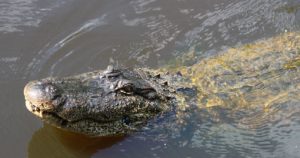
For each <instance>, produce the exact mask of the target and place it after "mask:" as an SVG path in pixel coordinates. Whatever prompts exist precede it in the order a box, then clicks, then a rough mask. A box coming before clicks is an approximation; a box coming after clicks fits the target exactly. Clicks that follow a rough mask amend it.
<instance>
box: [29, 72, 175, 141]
mask: <svg viewBox="0 0 300 158" xmlns="http://www.w3.org/2000/svg"><path fill="white" fill-rule="evenodd" d="M166 86H167V85H165V84H162V83H160V81H159V79H157V77H154V76H153V74H151V72H149V71H145V70H142V69H132V70H129V69H115V68H113V67H111V66H109V67H108V68H107V69H106V70H105V71H94V72H89V73H84V74H81V75H77V76H72V77H65V78H45V79H42V80H38V81H31V82H29V83H28V84H27V85H26V86H25V88H24V95H25V100H26V107H27V109H28V110H29V111H30V112H32V113H33V114H35V115H36V116H38V117H40V118H41V119H42V120H44V121H45V122H47V123H49V124H52V125H54V126H56V127H59V128H62V129H66V130H69V131H74V132H78V133H83V134H87V135H91V136H106V135H115V134H127V133H130V132H132V131H135V130H136V129H138V128H139V127H141V126H142V125H144V124H145V123H146V122H147V120H149V119H150V118H152V117H154V116H155V115H157V114H159V113H161V112H163V111H166V110H167V109H168V108H169V105H168V104H169V103H170V102H171V100H172V99H171V98H172V97H171V95H170V94H171V92H169V91H168V90H167V88H164V87H166Z"/></svg>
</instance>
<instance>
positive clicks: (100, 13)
mask: <svg viewBox="0 0 300 158" xmlns="http://www.w3.org/2000/svg"><path fill="white" fill-rule="evenodd" d="M299 5H300V1H299V0H202V1H199V0H163V1H158V0H114V1H109V0H107V1H98V0H90V1H89V2H86V1H80V0H54V1H42V0H2V1H0V43H1V44H0V50H1V53H0V67H1V68H0V83H2V86H1V87H2V88H3V90H2V91H1V95H0V98H1V99H2V100H1V103H0V113H1V115H0V124H1V126H0V128H1V127H2V128H1V130H0V138H1V140H2V144H1V145H0V157H22V156H23V157H24V155H28V157H41V155H42V156H49V157H180V158H181V157H230V158H234V157H278V158H280V157H290V158H299V157H300V156H299V155H300V144H299V142H300V140H299V138H300V135H299V133H300V119H299V112H300V108H299V93H298V92H299V85H298V83H299V49H298V50H297V49H294V50H293V53H291V52H290V54H289V53H287V54H288V55H287V58H284V57H283V56H280V53H281V50H280V51H276V50H275V48H277V47H275V46H276V44H273V46H274V45H275V46H274V49H269V50H268V51H266V52H275V53H273V54H272V53H271V54H272V55H270V56H268V55H265V56H263V55H262V54H260V53H258V54H256V55H257V56H256V58H257V60H255V62H248V63H247V61H246V60H245V61H243V62H240V63H236V66H235V67H234V66H233V68H232V69H234V68H235V69H234V70H238V71H234V73H233V74H234V75H232V74H231V71H227V70H226V72H225V73H224V74H223V75H221V76H210V75H209V74H213V73H209V72H203V71H202V70H203V69H201V68H202V67H205V65H206V64H205V63H204V64H203V63H202V65H201V61H205V60H206V59H208V58H212V59H213V58H214V57H217V56H218V55H220V54H224V53H225V54H226V53H227V56H226V55H225V56H223V58H222V60H223V61H224V63H226V62H227V64H228V63H229V62H230V61H233V60H234V61H239V59H240V58H244V59H247V57H248V56H247V55H245V54H247V53H245V54H244V55H243V53H241V52H240V51H235V52H230V51H226V50H234V49H229V48H232V47H241V45H244V48H249V50H253V48H251V47H249V46H250V45H247V43H253V42H254V41H256V40H266V39H268V38H270V37H275V36H278V35H281V34H282V33H283V32H297V31H299V21H300V19H299V17H300V15H299V14H300V12H299ZM293 40H294V39H290V42H291V43H292V41H293ZM245 44H246V45H245ZM247 46H248V47H247ZM267 46H269V47H270V45H269V44H267V45H264V44H262V47H264V48H266V47H267ZM273 46H272V47H273ZM282 46H283V47H284V46H286V47H285V48H287V49H288V48H290V45H289V42H287V43H286V45H282ZM242 47H243V46H242ZM297 47H298V46H297ZM287 49H285V50H287ZM259 50H262V49H261V48H260V49H259ZM256 51H257V50H256ZM258 52H261V51H258ZM276 53H277V55H279V56H280V57H282V58H276ZM239 55H240V56H239ZM260 55H261V56H260ZM274 55H275V56H274ZM252 57H254V56H252ZM268 57H269V58H268ZM292 58H293V60H290V59H292ZM265 59H267V60H265ZM286 59H289V61H291V62H289V63H283V61H286ZM211 61H212V60H211ZM220 61H221V60H219V61H218V62H216V63H220ZM251 61H254V60H251ZM109 63H113V64H117V65H121V66H125V67H127V66H133V67H151V68H157V67H159V66H161V65H165V64H166V63H173V65H175V66H176V67H177V68H178V67H179V66H182V65H188V66H189V67H193V68H194V69H197V67H199V69H197V70H198V71H196V72H197V73H198V74H199V75H201V74H202V75H203V76H202V77H203V78H205V77H212V78H213V77H215V78H213V79H214V80H215V81H216V82H215V83H216V84H220V85H221V84H222V83H225V82H226V83H228V84H229V85H230V81H232V82H231V83H236V82H238V83H241V84H242V85H243V84H244V85H245V84H246V81H247V80H243V81H242V80H237V81H234V80H232V77H236V75H238V74H241V73H242V72H243V73H244V74H248V76H247V75H246V77H248V81H249V82H248V83H249V84H248V83H247V86H244V87H238V86H237V87H235V88H237V89H238V90H239V92H243V93H245V95H240V96H234V95H231V96H230V95H229V97H231V98H234V99H236V100H231V101H232V102H234V101H236V102H235V103H239V101H241V100H242V97H244V98H243V99H244V100H245V101H249V102H251V101H252V102H251V103H253V102H255V101H259V102H260V101H261V100H268V101H269V102H268V103H267V102H264V103H266V104H264V106H256V107H255V108H245V106H244V107H241V105H242V104H243V103H244V102H240V103H242V104H237V105H235V108H232V107H230V106H227V107H224V106H215V105H217V103H220V102H217V100H216V98H217V97H219V98H221V99H224V98H225V99H226V97H228V96H225V95H223V93H222V90H224V89H222V88H221V89H217V90H216V91H211V92H209V93H207V94H212V96H213V95H214V98H213V97H212V98H211V99H210V98H206V99H202V100H201V99H198V100H197V101H195V100H193V101H191V103H190V104H191V105H189V106H190V107H194V106H195V105H193V104H195V103H196V104H197V105H196V107H197V108H191V109H189V110H187V111H182V112H181V113H180V115H177V116H175V114H170V115H171V116H170V117H169V118H168V119H166V120H165V119H162V120H156V121H153V122H150V123H149V127H148V128H145V129H143V130H142V131H141V132H139V133H135V134H132V135H130V136H127V137H111V138H93V139H91V138H86V137H83V136H80V135H77V134H71V133H68V132H64V131H60V130H58V129H55V128H52V127H49V126H47V125H46V126H44V127H41V122H40V121H39V120H37V119H35V118H34V117H33V116H32V115H30V114H29V113H28V112H27V111H26V109H25V107H24V103H23V101H24V99H23V96H22V93H23V92H22V88H23V87H22V85H23V84H25V82H27V81H29V80H33V79H39V78H42V77H47V76H67V75H70V74H77V73H80V72H85V71H90V70H95V69H99V68H105V67H106V66H107V65H108V64H109ZM174 63H175V64H174ZM262 63H265V65H263V64H262ZM231 64H232V63H231ZM239 64H242V65H243V64H245V65H246V66H245V65H244V67H243V66H241V65H239ZM283 64H284V66H285V69H284V70H279V71H274V72H271V73H266V74H264V76H263V75H262V76H261V78H260V79H262V80H260V81H264V84H258V85H251V84H250V83H256V82H257V81H256V80H255V78H253V76H255V73H254V72H252V71H251V69H254V70H259V71H258V72H264V70H269V68H270V65H271V67H275V68H276V69H277V68H278V67H276V66H278V65H279V66H282V65H283ZM192 65H193V66H192ZM249 65H250V66H249ZM268 65H269V67H268ZM259 66H261V67H259ZM245 67H246V68H245ZM225 69H228V70H231V69H230V68H228V67H224V66H223V67H222V66H221V67H220V69H215V70H214V71H213V72H214V73H217V72H218V71H219V72H220V71H225ZM240 70H243V71H240ZM191 74H192V73H191ZM188 75H190V74H188ZM256 75H257V74H256ZM240 76H241V77H244V79H245V75H243V74H241V75H240ZM202 77H199V76H198V78H199V82H198V81H197V83H199V84H198V85H197V86H199V87H201V86H202V87H205V86H208V85H209V84H207V85H205V84H204V83H201V82H200V81H203V78H202ZM258 78H259V77H258ZM278 78H279V79H282V80H278ZM201 79H202V80H201ZM8 81H9V82H8ZM276 81H278V82H276ZM279 81H280V82H279ZM215 83H213V84H215ZM268 83H272V84H268ZM200 84H202V85H200ZM213 84H211V85H213ZM224 87H225V88H226V86H224ZM224 87H223V88H224ZM264 87H269V91H264V90H258V91H256V92H257V93H256V92H255V91H252V90H253V89H255V88H257V89H259V88H264ZM209 88H211V89H212V88H214V87H208V88H206V89H209ZM284 89H285V90H286V93H282V90H284ZM225 90H227V91H226V92H228V89H225ZM291 90H294V91H291ZM203 92H205V91H203ZM206 92H208V91H206ZM218 92H219V93H218ZM247 92H249V93H247ZM258 92H259V93H258ZM262 92H266V94H268V95H262V96H263V97H262V96H261V97H260V95H259V94H262ZM278 92H280V93H278ZM243 93H241V94H243ZM231 94H233V93H231ZM270 94H274V95H273V96H272V95H270ZM278 94H281V95H278ZM265 96H267V98H265ZM239 97H241V98H239ZM251 97H254V99H252V100H251ZM203 98H205V97H203ZM199 100H200V101H199ZM201 101H202V102H201ZM205 101H206V102H205ZM214 101H215V102H214ZM209 105H212V106H209ZM243 105H246V104H243ZM265 105H268V106H265ZM206 106H207V107H208V108H207V107H206ZM20 107H21V108H20ZM199 107H200V108H199ZM179 118H180V121H179V122H176V121H178V120H176V119H179ZM177 123H178V124H177ZM179 123H180V124H179ZM39 127H41V128H40V129H39V130H37V131H36V132H35V129H36V128H39ZM19 131H21V132H19ZM17 133H18V134H17ZM30 135H32V138H31V140H30V141H29V139H30ZM2 138H3V139H2ZM16 141H18V142H20V143H17V144H16V143H15V142H16ZM28 141H29V143H28ZM27 143H28V147H27V146H26V145H24V144H27ZM27 148H28V151H27ZM1 150H4V151H1ZM27 152H28V154H27Z"/></svg>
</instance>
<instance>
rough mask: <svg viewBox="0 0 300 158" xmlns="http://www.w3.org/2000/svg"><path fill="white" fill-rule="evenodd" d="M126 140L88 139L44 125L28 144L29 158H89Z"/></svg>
mask: <svg viewBox="0 0 300 158" xmlns="http://www.w3.org/2000/svg"><path fill="white" fill-rule="evenodd" d="M124 138H125V136H113V137H88V136H84V135H80V134H77V133H71V132H66V131H63V130H60V129H57V128H55V127H52V126H51V125H48V124H44V127H42V128H41V129H39V130H38V131H36V132H35V133H34V135H33V136H32V138H31V141H30V142H29V144H28V157H29V158H40V157H41V156H42V157H44V158H48V157H49V158H50V157H82V158H84V157H87V158H88V157H91V155H93V154H94V153H96V152H97V151H100V150H102V149H106V148H109V147H111V146H113V145H114V144H116V143H118V142H120V141H122V140H123V139H124Z"/></svg>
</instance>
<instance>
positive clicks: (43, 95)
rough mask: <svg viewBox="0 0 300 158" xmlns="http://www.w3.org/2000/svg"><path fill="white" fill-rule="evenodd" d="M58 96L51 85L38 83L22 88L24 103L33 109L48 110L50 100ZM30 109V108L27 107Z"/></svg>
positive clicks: (34, 82) (33, 82)
mask: <svg viewBox="0 0 300 158" xmlns="http://www.w3.org/2000/svg"><path fill="white" fill-rule="evenodd" d="M57 95H58V89H57V88H56V87H55V86H54V85H52V84H51V83H42V82H38V81H32V82H29V83H28V84H27V85H26V86H25V88H24V96H25V99H26V101H28V102H30V104H31V105H34V106H35V107H39V108H43V109H49V108H53V107H48V106H46V105H49V104H48V103H50V102H51V101H52V100H54V98H55V97H56V96H57ZM27 108H31V107H27Z"/></svg>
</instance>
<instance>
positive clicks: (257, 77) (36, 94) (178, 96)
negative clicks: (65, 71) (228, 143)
mask: <svg viewBox="0 0 300 158" xmlns="http://www.w3.org/2000/svg"><path fill="white" fill-rule="evenodd" d="M299 51H300V33H298V32H295V33H286V34H283V35H280V36H278V37H274V38H270V39H267V40H263V41H258V42H256V43H253V44H247V45H245V46H241V47H237V48H232V49H229V50H227V51H226V52H223V53H222V54H221V55H219V56H216V57H211V58H208V59H204V60H202V61H200V62H199V63H197V64H195V65H193V66H191V67H180V68H176V69H169V70H148V69H116V68H113V67H108V68H107V70H105V71H94V72H89V73H85V74H81V75H77V76H72V77H66V78H61V79H59V78H46V79H42V80H39V81H32V82H30V83H28V84H27V85H26V87H25V89H24V94H25V99H26V106H27V108H28V110H29V111H31V112H32V113H34V114H35V115H37V116H38V117H40V118H42V119H43V120H44V121H46V122H48V123H50V124H52V125H54V126H56V127H59V128H63V129H67V130H70V131H74V132H78V133H83V134H87V135H92V136H106V135H115V134H127V133H131V132H133V131H136V130H137V129H139V128H140V127H142V126H144V125H145V124H146V123H147V121H148V120H149V119H151V118H154V117H156V116H159V115H161V114H163V113H165V112H167V111H170V110H172V109H174V110H175V111H176V112H177V114H178V113H180V112H182V109H185V108H186V107H187V104H188V103H187V102H188V101H187V100H186V95H189V94H188V93H186V92H185V90H186V89H192V90H195V91H196V92H195V93H194V94H195V95H194V94H193V95H192V97H193V99H192V100H193V102H194V104H196V105H197V107H198V108H203V107H205V108H210V107H215V106H226V107H228V108H232V109H235V108H255V107H264V108H266V109H267V108H268V107H270V106H272V105H275V104H281V103H285V102H295V103H296V104H299V105H300V99H299V98H300V96H299V94H300V93H299V92H300V74H299V67H300V64H299V63H300V52H299ZM167 71H169V72H170V73H167ZM176 72H180V73H176ZM178 116H180V114H178ZM178 119H181V118H180V117H178Z"/></svg>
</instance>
